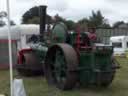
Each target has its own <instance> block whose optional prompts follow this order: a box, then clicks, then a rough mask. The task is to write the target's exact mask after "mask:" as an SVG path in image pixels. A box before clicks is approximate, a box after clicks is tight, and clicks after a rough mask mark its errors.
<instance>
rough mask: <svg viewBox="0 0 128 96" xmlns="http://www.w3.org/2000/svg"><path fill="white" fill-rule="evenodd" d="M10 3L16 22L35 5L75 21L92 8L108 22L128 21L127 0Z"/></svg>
mask: <svg viewBox="0 0 128 96" xmlns="http://www.w3.org/2000/svg"><path fill="white" fill-rule="evenodd" d="M5 1H6V0H0V11H1V10H6V7H5V6H6V3H5ZM10 3H11V19H13V20H14V21H16V22H17V23H19V22H20V21H21V18H22V17H21V16H22V15H23V14H24V13H25V12H26V11H27V10H29V9H30V8H32V7H33V6H36V5H47V6H48V8H47V10H48V14H50V15H52V16H54V15H55V14H57V13H59V14H60V15H61V16H63V17H65V18H67V19H72V20H75V21H77V20H79V19H81V18H84V17H89V16H90V15H91V12H92V10H94V11H97V10H101V12H102V14H103V16H105V18H107V19H109V21H110V23H113V22H115V21H118V20H119V21H120V20H124V21H128V13H127V9H128V6H127V4H128V0H92V1H91V0H10Z"/></svg>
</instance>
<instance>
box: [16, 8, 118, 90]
mask: <svg viewBox="0 0 128 96" xmlns="http://www.w3.org/2000/svg"><path fill="white" fill-rule="evenodd" d="M40 14H41V19H40V20H41V22H40V23H41V24H40V35H41V36H40V40H39V42H36V43H35V44H33V45H32V46H31V48H29V49H22V50H20V51H19V57H18V64H17V70H18V71H19V73H20V74H21V75H26V76H28V75H29V76H30V75H35V74H40V73H42V74H44V76H45V77H46V80H47V81H48V83H49V84H52V85H55V86H57V87H58V88H60V89H62V90H67V89H72V88H73V87H75V85H76V83H79V84H80V85H81V86H84V87H86V86H88V85H96V86H104V87H106V86H109V85H110V84H111V82H112V80H113V79H114V76H115V73H116V69H117V68H118V65H117V64H116V63H115V62H114V57H113V47H112V46H110V45H103V44H96V43H95V40H96V35H94V33H93V35H92V33H89V32H81V31H80V28H79V27H78V28H77V31H76V32H69V33H68V34H67V38H66V39H68V40H66V41H65V42H60V40H59V39H58V37H59V35H58V37H56V38H53V39H54V40H53V39H51V40H50V41H51V42H50V43H48V42H47V41H48V38H44V34H45V33H44V29H45V20H46V17H45V16H46V6H41V7H40ZM42 14H43V16H42ZM56 26H57V25H56ZM54 28H56V29H55V31H56V32H57V33H59V32H60V30H61V29H62V30H63V29H64V28H63V26H59V27H54ZM54 28H53V30H54ZM65 31H66V30H65ZM64 38H65V37H64ZM61 39H63V37H62V38H61ZM58 40H59V41H58ZM53 41H54V42H53ZM55 41H56V42H55ZM58 42H59V43H58Z"/></svg>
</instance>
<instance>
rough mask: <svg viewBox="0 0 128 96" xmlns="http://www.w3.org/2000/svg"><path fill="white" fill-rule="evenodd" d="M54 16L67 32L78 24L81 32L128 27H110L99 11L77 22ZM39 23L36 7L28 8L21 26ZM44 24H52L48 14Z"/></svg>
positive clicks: (0, 18) (114, 25)
mask: <svg viewBox="0 0 128 96" xmlns="http://www.w3.org/2000/svg"><path fill="white" fill-rule="evenodd" d="M5 14H6V12H5ZM6 15H7V14H6ZM56 16H57V17H58V18H59V20H61V21H63V22H64V23H65V24H66V25H67V27H68V29H69V30H73V29H74V28H75V26H76V25H77V24H79V25H80V26H81V28H82V29H83V30H84V28H92V27H93V28H97V27H103V28H118V27H120V26H121V25H126V26H127V25H128V23H125V22H124V21H117V22H115V23H114V24H113V25H112V26H111V25H110V24H109V22H108V19H106V18H105V17H104V16H103V15H102V13H101V11H100V10H98V11H92V14H91V16H89V17H85V18H82V19H80V20H78V21H77V22H74V21H73V20H66V19H65V18H63V17H61V16H59V15H58V14H57V15H56ZM3 18H4V17H3V16H2V15H0V27H1V26H5V25H6V23H5V22H4V21H3ZM39 23H40V18H39V7H38V6H35V7H32V8H30V9H29V10H28V11H26V12H25V13H24V14H23V16H22V24H39ZM46 23H47V24H52V23H53V21H52V17H51V16H50V15H48V14H47V16H46ZM10 24H11V25H15V22H14V21H12V20H11V22H10Z"/></svg>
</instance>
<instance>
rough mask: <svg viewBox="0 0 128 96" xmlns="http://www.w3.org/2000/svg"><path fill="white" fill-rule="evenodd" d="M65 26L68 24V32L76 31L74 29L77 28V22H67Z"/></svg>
mask: <svg viewBox="0 0 128 96" xmlns="http://www.w3.org/2000/svg"><path fill="white" fill-rule="evenodd" d="M65 24H66V26H67V28H68V30H74V28H75V22H74V21H72V20H67V21H65Z"/></svg>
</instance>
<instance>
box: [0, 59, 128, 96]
mask: <svg viewBox="0 0 128 96" xmlns="http://www.w3.org/2000/svg"><path fill="white" fill-rule="evenodd" d="M117 61H118V62H119V63H120V65H121V69H119V70H118V71H117V73H116V77H115V79H114V81H113V83H112V84H111V86H109V87H108V88H105V89H103V88H81V89H77V88H76V89H73V90H71V91H61V90H59V89H56V88H55V87H51V86H48V85H47V82H46V81H45V79H44V78H43V77H33V78H32V77H31V78H25V77H23V80H24V86H25V89H26V93H27V96H128V75H127V73H128V60H127V59H126V58H117ZM0 76H1V77H0V94H2V93H3V94H9V72H8V71H7V70H6V71H0Z"/></svg>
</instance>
